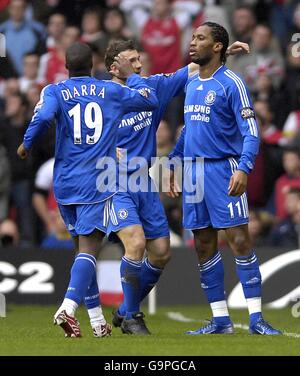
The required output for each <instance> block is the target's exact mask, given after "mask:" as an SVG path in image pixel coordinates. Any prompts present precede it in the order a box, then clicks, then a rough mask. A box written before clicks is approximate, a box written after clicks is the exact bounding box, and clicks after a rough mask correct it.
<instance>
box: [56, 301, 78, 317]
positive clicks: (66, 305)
mask: <svg viewBox="0 0 300 376" xmlns="http://www.w3.org/2000/svg"><path fill="white" fill-rule="evenodd" d="M77 308H78V304H77V303H76V302H74V300H71V299H68V298H65V299H64V301H63V302H62V305H61V306H60V307H59V309H58V310H59V311H63V310H65V311H66V312H67V314H68V315H69V316H72V317H74V316H75V312H76V309H77Z"/></svg>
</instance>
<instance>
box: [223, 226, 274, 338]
mask: <svg viewBox="0 0 300 376" xmlns="http://www.w3.org/2000/svg"><path fill="white" fill-rule="evenodd" d="M225 231H226V235H227V239H228V243H229V246H230V248H231V249H232V251H233V254H234V256H235V262H236V269H237V274H238V276H239V279H240V282H241V284H242V287H243V291H244V295H245V299H246V301H247V305H248V311H249V315H250V333H256V334H266V335H274V334H281V332H280V331H279V330H277V329H274V328H272V327H271V326H270V325H269V324H268V323H267V322H265V321H264V319H263V317H262V313H261V311H262V310H261V275H260V271H259V263H258V260H257V257H256V254H255V251H254V250H253V249H252V248H251V241H250V237H249V231H248V225H247V224H246V225H241V226H236V227H232V228H228V229H226V230H225Z"/></svg>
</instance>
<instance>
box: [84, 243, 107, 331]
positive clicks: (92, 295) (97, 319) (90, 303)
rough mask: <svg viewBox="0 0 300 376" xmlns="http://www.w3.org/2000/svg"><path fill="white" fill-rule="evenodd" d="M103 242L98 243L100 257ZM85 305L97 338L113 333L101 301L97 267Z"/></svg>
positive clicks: (85, 298)
mask: <svg viewBox="0 0 300 376" xmlns="http://www.w3.org/2000/svg"><path fill="white" fill-rule="evenodd" d="M101 247H102V244H100V243H99V244H98V245H97V257H96V259H98V256H99V253H100V249H101ZM84 303H85V307H86V309H87V312H88V315H89V318H90V324H91V327H92V331H93V335H94V337H96V338H101V337H106V336H109V335H111V332H112V327H111V325H110V324H109V323H107V321H106V319H105V317H104V314H103V311H102V307H101V302H100V293H99V287H98V281H97V269H95V273H94V275H93V279H92V281H91V284H90V285H89V288H88V291H87V295H86V296H85V297H84Z"/></svg>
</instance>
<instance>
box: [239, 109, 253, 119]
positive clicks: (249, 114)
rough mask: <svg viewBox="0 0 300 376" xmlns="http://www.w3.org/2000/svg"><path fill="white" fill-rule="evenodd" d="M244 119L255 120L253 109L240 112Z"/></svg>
mask: <svg viewBox="0 0 300 376" xmlns="http://www.w3.org/2000/svg"><path fill="white" fill-rule="evenodd" d="M240 113H241V117H242V118H243V119H250V118H255V113H254V111H253V109H252V108H251V107H244V108H242V109H241V110H240Z"/></svg>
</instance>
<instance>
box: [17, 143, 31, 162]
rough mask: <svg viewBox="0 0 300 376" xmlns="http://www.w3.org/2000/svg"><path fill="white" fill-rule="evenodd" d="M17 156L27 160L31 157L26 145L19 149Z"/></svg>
mask: <svg viewBox="0 0 300 376" xmlns="http://www.w3.org/2000/svg"><path fill="white" fill-rule="evenodd" d="M17 154H18V156H19V157H20V158H21V159H26V158H27V157H28V155H29V153H28V150H26V149H25V146H24V144H21V145H20V146H19V147H18V150H17Z"/></svg>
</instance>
